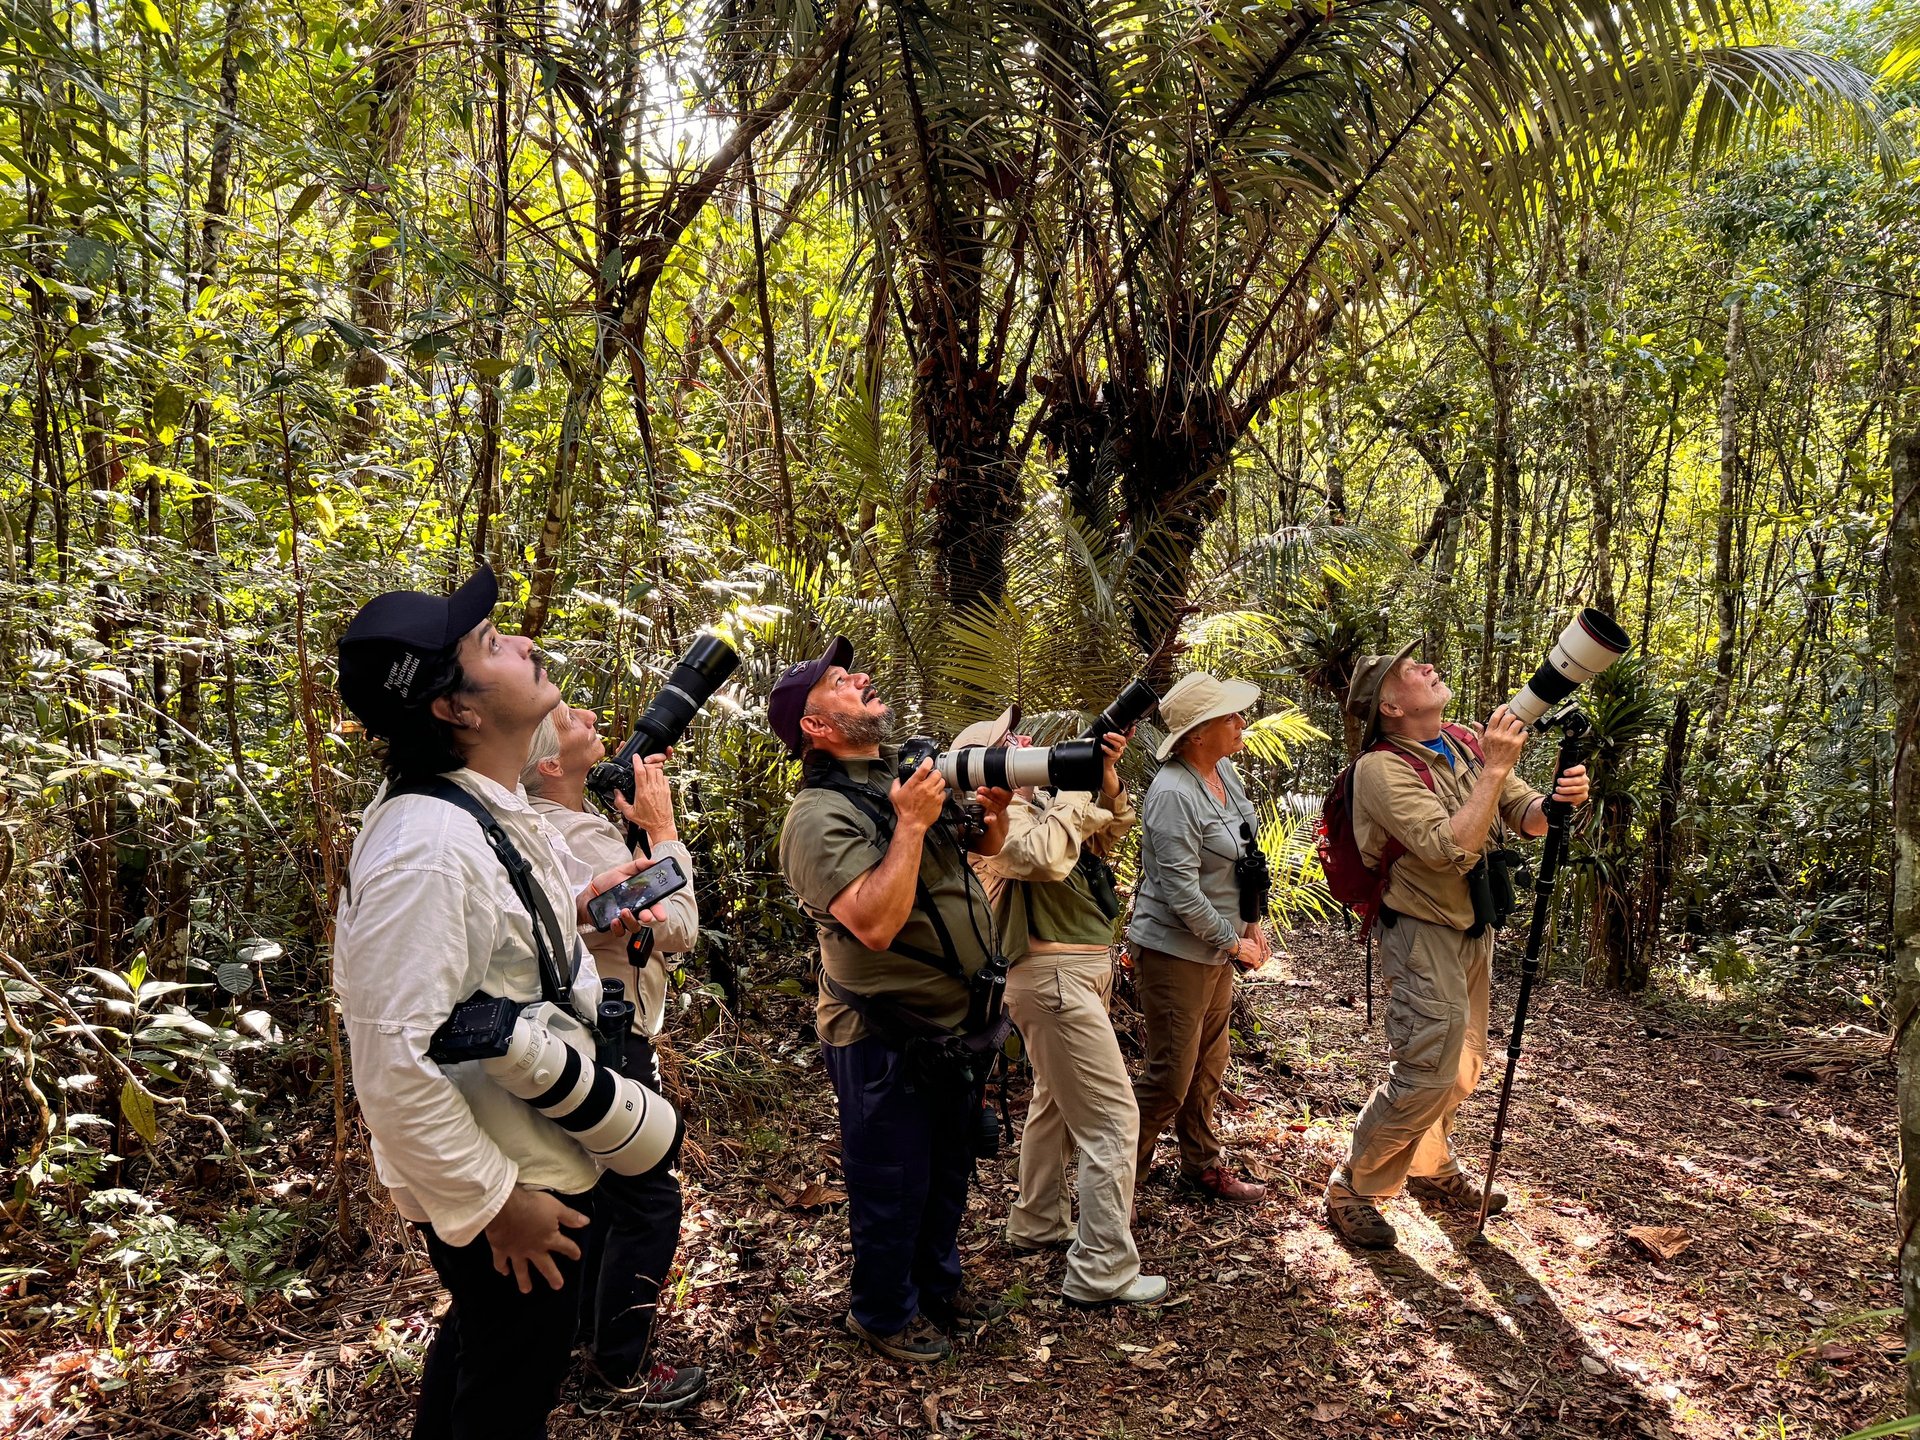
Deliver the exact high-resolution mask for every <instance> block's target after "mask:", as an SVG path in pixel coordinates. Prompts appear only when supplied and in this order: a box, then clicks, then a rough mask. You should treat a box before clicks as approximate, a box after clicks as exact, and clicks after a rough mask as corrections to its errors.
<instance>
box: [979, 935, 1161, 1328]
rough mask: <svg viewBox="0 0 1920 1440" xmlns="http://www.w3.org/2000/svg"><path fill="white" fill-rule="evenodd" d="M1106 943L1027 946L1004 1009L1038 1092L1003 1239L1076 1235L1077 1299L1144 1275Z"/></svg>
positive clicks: (1134, 1132) (1044, 1240)
mask: <svg viewBox="0 0 1920 1440" xmlns="http://www.w3.org/2000/svg"><path fill="white" fill-rule="evenodd" d="M1112 996H1113V961H1112V959H1111V957H1110V956H1109V955H1108V953H1107V952H1106V951H1105V950H1104V949H1102V950H1099V951H1086V952H1082V953H1078V954H1042V955H1028V956H1027V957H1026V958H1025V959H1023V960H1021V961H1020V963H1019V964H1017V965H1015V966H1014V967H1013V969H1012V971H1011V972H1009V974H1008V975H1007V994H1006V1006H1007V1013H1008V1014H1010V1015H1012V1016H1013V1023H1014V1024H1016V1025H1018V1026H1019V1027H1020V1036H1021V1039H1022V1040H1023V1041H1025V1043H1026V1047H1027V1054H1028V1055H1029V1056H1030V1057H1031V1058H1032V1060H1033V1101H1032V1103H1031V1104H1030V1105H1029V1106H1028V1108H1027V1125H1026V1129H1025V1131H1023V1132H1022V1134H1021V1139H1020V1199H1019V1201H1018V1202H1017V1203H1016V1204H1015V1205H1014V1207H1013V1211H1012V1213H1011V1214H1010V1215H1008V1217H1007V1238H1008V1239H1009V1240H1011V1241H1013V1242H1014V1243H1015V1244H1018V1245H1030V1246H1038V1245H1049V1244H1052V1243H1053V1242H1055V1241H1057V1240H1063V1239H1065V1238H1067V1237H1068V1236H1069V1235H1071V1236H1072V1237H1073V1244H1072V1245H1070V1246H1069V1247H1068V1248H1067V1278H1066V1282H1065V1284H1064V1285H1062V1287H1061V1288H1062V1290H1063V1291H1064V1292H1065V1293H1066V1295H1067V1298H1068V1299H1070V1300H1104V1299H1106V1298H1107V1297H1109V1296H1111V1295H1113V1294H1115V1293H1117V1292H1118V1291H1121V1290H1124V1289H1125V1288H1126V1287H1127V1286H1129V1285H1131V1284H1132V1283H1133V1281H1134V1279H1135V1277H1136V1276H1138V1275H1139V1273H1140V1252H1139V1251H1138V1250H1136V1249H1135V1248H1134V1244H1133V1232H1132V1231H1131V1229H1130V1228H1129V1227H1128V1224H1127V1216H1128V1213H1129V1212H1130V1211H1131V1210H1132V1208H1133V1151H1134V1146H1135V1145H1136V1144H1137V1143H1138V1141H1139V1133H1140V1112H1139V1111H1138V1110H1136V1109H1135V1108H1134V1103H1133V1088H1132V1086H1130V1085H1129V1084H1128V1083H1127V1067H1126V1064H1125V1062H1124V1061H1123V1060H1122V1059H1121V1058H1120V1043H1119V1041H1117V1040H1116V1039H1114V1035H1113V1021H1112V1019H1111V1018H1109V1015H1108V1012H1107V1007H1108V1004H1109V1002H1110V1001H1111V999H1112ZM1076 1147H1077V1148H1078V1149H1079V1152H1080V1167H1079V1172H1078V1189H1079V1191H1080V1223H1079V1225H1078V1226H1077V1227H1076V1226H1075V1224H1074V1222H1073V1202H1072V1201H1071V1200H1070V1199H1069V1198H1068V1196H1067V1186H1066V1171H1067V1162H1068V1161H1069V1160H1071V1159H1072V1158H1073V1152H1074V1150H1075V1148H1076Z"/></svg>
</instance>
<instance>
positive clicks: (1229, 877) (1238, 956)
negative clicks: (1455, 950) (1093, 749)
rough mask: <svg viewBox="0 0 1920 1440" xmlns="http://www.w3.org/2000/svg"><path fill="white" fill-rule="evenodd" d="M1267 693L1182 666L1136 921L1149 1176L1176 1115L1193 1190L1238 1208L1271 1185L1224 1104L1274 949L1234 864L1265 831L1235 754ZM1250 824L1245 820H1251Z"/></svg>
mask: <svg viewBox="0 0 1920 1440" xmlns="http://www.w3.org/2000/svg"><path fill="white" fill-rule="evenodd" d="M1259 698H1260V692H1259V691H1258V690H1257V689H1255V688H1254V687H1253V686H1251V685H1248V684H1246V683H1245V682H1244V681H1240V680H1221V679H1218V678H1216V677H1215V676H1212V675H1209V674H1207V673H1206V672H1205V671H1204V670H1201V671H1195V672H1194V673H1193V674H1191V675H1186V676H1183V677H1181V679H1180V680H1179V681H1178V682H1176V683H1175V685H1174V687H1173V688H1172V689H1171V690H1169V691H1168V692H1167V694H1166V697H1165V698H1164V699H1162V700H1161V702H1160V716H1161V719H1162V720H1164V721H1165V722H1166V725H1167V738H1166V740H1165V741H1164V742H1162V744H1161V746H1160V748H1159V750H1158V751H1157V752H1156V753H1155V758H1156V759H1158V760H1161V761H1163V762H1164V763H1163V764H1162V765H1161V767H1160V773H1159V774H1157V775H1156V776H1154V779H1153V784H1152V785H1151V786H1149V787H1148V790H1147V798H1146V800H1145V801H1144V802H1143V804H1142V806H1141V812H1140V813H1141V844H1140V862H1141V866H1140V868H1141V875H1140V888H1139V892H1138V893H1137V894H1136V895H1135V896H1134V901H1133V916H1132V918H1131V919H1130V920H1129V921H1128V924H1127V949H1128V950H1129V952H1130V953H1131V954H1132V956H1133V962H1134V963H1133V977H1134V988H1135V990H1136V991H1137V992H1138V993H1139V996H1140V1008H1141V1011H1142V1013H1143V1014H1144V1016H1145V1018H1146V1025H1147V1064H1146V1069H1145V1071H1144V1072H1143V1073H1142V1074H1141V1076H1140V1081H1139V1084H1138V1085H1136V1086H1135V1087H1134V1093H1135V1097H1136V1099H1137V1100H1138V1101H1139V1105H1140V1156H1139V1165H1138V1167H1137V1168H1138V1174H1139V1175H1141V1176H1142V1177H1144V1176H1145V1175H1146V1173H1147V1169H1148V1167H1149V1165H1150V1164H1151V1163H1152V1160H1153V1147H1154V1142H1155V1141H1157V1140H1158V1139H1159V1138H1160V1132H1161V1131H1162V1130H1163V1129H1165V1128H1166V1124H1167V1122H1168V1121H1169V1120H1171V1121H1173V1125H1174V1132H1175V1134H1176V1135H1178V1137H1179V1140H1180V1173H1181V1176H1182V1177H1183V1178H1184V1179H1185V1180H1186V1181H1187V1182H1188V1183H1189V1184H1190V1185H1192V1186H1193V1187H1194V1188H1196V1189H1198V1190H1200V1191H1202V1192H1204V1193H1206V1194H1209V1195H1213V1196H1215V1197H1217V1198H1219V1199H1221V1200H1227V1201H1231V1202H1232V1203H1234V1204H1237V1205H1252V1204H1256V1203H1258V1202H1259V1201H1261V1200H1263V1199H1265V1198H1266V1194H1267V1187H1266V1186H1264V1185H1256V1184H1253V1183H1251V1182H1249V1181H1245V1180H1241V1179H1239V1178H1237V1177H1236V1176H1235V1175H1234V1174H1233V1172H1232V1171H1231V1170H1229V1169H1228V1168H1227V1166H1226V1164H1225V1163H1224V1161H1223V1159H1222V1156H1221V1147H1220V1136H1219V1132H1218V1131H1216V1130H1215V1129H1214V1124H1213V1106H1214V1101H1215V1099H1216V1098H1217V1097H1218V1096H1219V1094H1220V1081H1221V1078H1222V1077H1223V1076H1224V1075H1225V1074H1226V1069H1227V1023H1228V1018H1229V1016H1230V1013H1231V1011H1232V1008H1233V975H1234V970H1235V968H1236V967H1237V966H1244V967H1246V968H1248V969H1252V968H1254V967H1256V966H1258V965H1260V964H1262V963H1264V962H1265V960H1266V958H1267V942H1266V936H1265V934H1264V933H1263V932H1262V930H1261V928H1260V926H1259V923H1258V922H1257V921H1256V922H1243V921H1242V920H1241V919H1240V884H1239V878H1238V876H1237V875H1236V873H1235V868H1234V862H1235V861H1237V860H1238V859H1239V858H1240V857H1241V855H1242V854H1243V853H1245V850H1246V845H1247V840H1246V838H1245V837H1246V836H1248V835H1254V834H1257V833H1258V830H1259V823H1260V822H1259V818H1258V817H1257V816H1256V815H1255V814H1254V809H1253V805H1252V803H1251V802H1250V801H1249V800H1248V799H1247V792H1246V791H1245V790H1244V789H1243V788H1241V785H1240V777H1239V775H1238V774H1237V773H1235V771H1234V768H1233V765H1232V763H1231V762H1230V761H1229V760H1228V759H1227V757H1228V756H1229V755H1233V754H1236V753H1238V752H1239V750H1240V748H1241V745H1242V743H1243V741H1242V739H1241V737H1242V735H1243V734H1244V733H1245V731H1246V728H1247V722H1246V718H1245V716H1244V715H1242V714H1241V712H1242V711H1244V710H1245V709H1246V708H1247V707H1248V706H1249V705H1251V704H1252V703H1253V702H1254V701H1255V700H1257V699H1259ZM1243 826H1244V827H1245V829H1244V831H1243V829H1242V827H1243Z"/></svg>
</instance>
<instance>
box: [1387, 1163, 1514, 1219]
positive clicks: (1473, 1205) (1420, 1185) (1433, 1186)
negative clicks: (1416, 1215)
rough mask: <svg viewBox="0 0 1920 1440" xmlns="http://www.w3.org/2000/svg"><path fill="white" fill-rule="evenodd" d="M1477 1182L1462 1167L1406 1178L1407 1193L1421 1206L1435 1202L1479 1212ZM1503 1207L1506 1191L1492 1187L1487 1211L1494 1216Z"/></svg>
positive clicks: (1455, 1208)
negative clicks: (1440, 1173) (1449, 1172)
mask: <svg viewBox="0 0 1920 1440" xmlns="http://www.w3.org/2000/svg"><path fill="white" fill-rule="evenodd" d="M1480 1189H1481V1187H1480V1182H1479V1181H1478V1180H1476V1179H1474V1178H1473V1176H1471V1175H1469V1174H1467V1172H1466V1171H1464V1170H1456V1171H1454V1172H1453V1173H1452V1174H1451V1175H1415V1176H1413V1177H1411V1178H1410V1179H1408V1181H1407V1193H1408V1194H1409V1195H1411V1196H1412V1197H1413V1198H1414V1199H1416V1200H1418V1201H1420V1202H1421V1203H1422V1204H1424V1205H1439V1206H1441V1207H1442V1208H1444V1209H1448V1210H1463V1211H1465V1212H1466V1213H1468V1214H1470V1215H1478V1214H1479V1213H1480ZM1506 1208H1507V1194H1506V1191H1504V1190H1495V1191H1494V1192H1493V1200H1492V1202H1491V1203H1490V1204H1488V1206H1487V1214H1489V1215H1498V1214H1499V1213H1500V1212H1501V1211H1502V1210H1504V1209H1506Z"/></svg>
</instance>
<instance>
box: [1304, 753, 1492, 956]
mask: <svg viewBox="0 0 1920 1440" xmlns="http://www.w3.org/2000/svg"><path fill="white" fill-rule="evenodd" d="M1440 730H1441V733H1442V734H1444V735H1445V736H1446V737H1447V738H1448V739H1449V740H1451V741H1453V742H1454V743H1455V744H1457V745H1460V746H1462V747H1463V748H1464V749H1465V750H1466V751H1467V753H1468V754H1470V755H1472V756H1473V758H1474V760H1475V761H1476V762H1477V763H1479V764H1481V765H1485V764H1486V762H1487V757H1486V754H1485V753H1484V752H1483V751H1482V750H1481V749H1480V737H1479V736H1477V735H1475V734H1474V733H1473V732H1472V731H1471V730H1469V729H1467V727H1466V726H1464V725H1443V726H1441V727H1440ZM1376 751H1390V752H1391V753H1393V754H1395V755H1398V756H1399V757H1400V758H1401V759H1402V760H1404V761H1406V762H1407V764H1409V765H1411V766H1412V767H1413V771H1414V774H1416V775H1418V776H1419V777H1420V783H1421V784H1422V785H1425V786H1426V787H1427V789H1429V790H1431V789H1433V769H1432V767H1431V766H1430V765H1428V763H1427V762H1426V760H1425V758H1423V757H1422V756H1419V755H1415V754H1413V753H1412V752H1411V751H1408V750H1403V749H1401V748H1400V746H1398V745H1395V744H1394V743H1393V742H1392V741H1391V740H1381V741H1379V742H1378V743H1377V744H1374V745H1370V746H1368V747H1367V748H1366V749H1365V750H1363V751H1361V752H1360V753H1361V754H1362V755H1372V754H1374V753H1375V752H1376ZM1359 763H1360V762H1359V761H1358V760H1357V759H1356V760H1355V761H1354V763H1353V765H1349V766H1347V768H1346V769H1344V770H1342V771H1341V772H1340V774H1339V775H1338V776H1337V777H1336V778H1335V780H1334V782H1333V788H1332V789H1331V790H1329V791H1328V792H1327V798H1326V799H1325V800H1324V801H1323V802H1321V806H1320V833H1319V840H1318V844H1317V846H1316V848H1317V849H1318V850H1319V852H1320V869H1321V870H1322V871H1323V872H1324V873H1325V875H1326V877H1327V891H1328V893H1329V894H1331V895H1332V896H1333V898H1334V899H1335V900H1338V901H1339V902H1340V903H1341V904H1342V905H1345V906H1346V907H1347V908H1348V909H1350V910H1352V911H1353V913H1354V914H1356V915H1358V916H1359V917H1360V938H1361V939H1362V940H1363V941H1364V940H1365V939H1366V938H1367V935H1368V934H1369V932H1371V931H1372V929H1373V922H1374V921H1375V920H1376V919H1378V918H1379V915H1380V897H1381V895H1382V894H1383V893H1384V892H1385V891H1386V888H1387V874H1388V872H1389V871H1391V870H1392V869H1393V862H1394V861H1396V860H1398V859H1399V858H1400V857H1401V856H1402V855H1404V854H1406V853H1407V847H1406V846H1404V845H1402V844H1401V843H1400V842H1399V841H1398V840H1395V839H1394V838H1393V837H1392V836H1388V837H1387V843H1386V845H1385V846H1384V847H1383V848H1382V849H1381V851H1380V868H1379V869H1377V870H1376V869H1374V868H1373V867H1372V866H1370V865H1368V864H1367V862H1366V860H1365V859H1364V858H1363V857H1362V856H1361V854H1360V845H1359V842H1357V841H1356V840H1355V839H1354V838H1353V772H1354V767H1355V766H1357V765H1358V764H1359Z"/></svg>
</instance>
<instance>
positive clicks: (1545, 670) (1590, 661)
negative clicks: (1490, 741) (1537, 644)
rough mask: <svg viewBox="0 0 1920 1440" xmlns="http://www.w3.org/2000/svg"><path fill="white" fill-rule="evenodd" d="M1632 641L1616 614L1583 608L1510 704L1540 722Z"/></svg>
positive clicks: (1524, 719)
mask: <svg viewBox="0 0 1920 1440" xmlns="http://www.w3.org/2000/svg"><path fill="white" fill-rule="evenodd" d="M1632 643H1633V642H1632V641H1631V640H1629V639H1628V638H1627V632H1626V631H1624V630H1622V629H1621V628H1620V627H1619V626H1618V625H1617V624H1615V623H1614V621H1613V619H1612V617H1610V616H1608V615H1606V614H1604V613H1602V612H1601V611H1599V610H1582V611H1581V612H1580V613H1579V615H1577V616H1576V617H1574V621H1573V623H1572V624H1571V625H1569V626H1567V628H1566V629H1564V630H1562V631H1561V632H1560V638H1559V639H1558V640H1556V641H1554V643H1553V649H1551V650H1549V651H1548V652H1547V658H1546V659H1545V660H1543V661H1541V662H1540V668H1539V669H1538V670H1536V671H1534V672H1533V678H1532V679H1531V680H1529V681H1527V683H1526V684H1525V685H1523V686H1521V687H1520V693H1519V694H1518V695H1515V696H1514V697H1513V700H1512V702H1511V703H1510V704H1508V706H1507V708H1508V709H1509V710H1511V711H1513V713H1514V714H1515V715H1518V716H1519V717H1520V719H1521V722H1522V723H1523V724H1525V725H1526V726H1528V727H1529V728H1531V727H1533V726H1535V725H1537V724H1539V723H1540V717H1541V716H1543V715H1545V714H1546V713H1547V712H1548V711H1549V710H1551V709H1553V708H1554V707H1555V706H1556V705H1558V704H1559V703H1560V702H1561V701H1562V700H1564V699H1566V698H1567V697H1568V696H1569V695H1571V694H1573V692H1574V691H1575V690H1578V689H1579V688H1580V687H1581V686H1582V685H1584V684H1586V683H1587V682H1588V681H1589V680H1591V679H1593V677H1594V676H1596V675H1598V674H1600V673H1601V671H1603V670H1605V669H1606V668H1607V667H1608V666H1609V665H1611V664H1613V662H1614V661H1616V660H1618V659H1619V658H1620V657H1621V656H1622V655H1624V654H1626V653H1627V646H1629V645H1631V644H1632Z"/></svg>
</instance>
